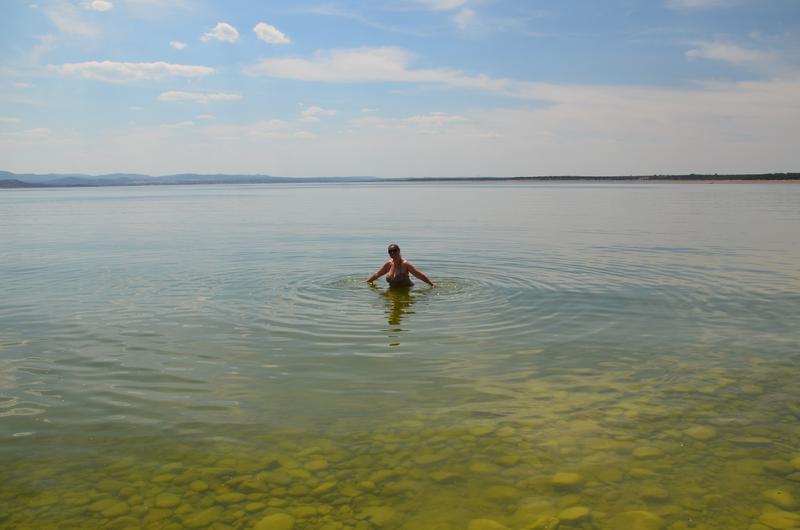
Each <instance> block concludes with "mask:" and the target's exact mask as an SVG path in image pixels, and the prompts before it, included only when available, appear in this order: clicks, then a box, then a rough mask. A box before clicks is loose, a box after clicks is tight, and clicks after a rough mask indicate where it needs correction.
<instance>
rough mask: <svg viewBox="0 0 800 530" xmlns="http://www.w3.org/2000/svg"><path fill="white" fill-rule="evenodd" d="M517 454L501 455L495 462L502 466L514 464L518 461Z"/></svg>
mask: <svg viewBox="0 0 800 530" xmlns="http://www.w3.org/2000/svg"><path fill="white" fill-rule="evenodd" d="M519 460H520V458H519V456H517V455H503V456H501V457H500V458H498V459H497V463H498V464H500V465H502V466H515V465H517V464H518V463H519Z"/></svg>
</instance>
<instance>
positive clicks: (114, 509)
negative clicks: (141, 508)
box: [101, 501, 130, 517]
mask: <svg viewBox="0 0 800 530" xmlns="http://www.w3.org/2000/svg"><path fill="white" fill-rule="evenodd" d="M129 511H130V506H128V503H127V502H122V501H119V502H115V503H114V504H112V505H111V506H109V507H108V508H106V509H105V510H103V511H102V512H101V513H102V514H103V517H119V516H120V515H125V514H126V513H128V512H129Z"/></svg>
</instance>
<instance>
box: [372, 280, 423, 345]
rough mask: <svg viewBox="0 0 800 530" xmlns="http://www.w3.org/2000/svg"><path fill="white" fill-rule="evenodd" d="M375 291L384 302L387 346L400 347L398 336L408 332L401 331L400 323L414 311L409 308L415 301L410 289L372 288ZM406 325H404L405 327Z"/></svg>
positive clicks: (405, 330)
mask: <svg viewBox="0 0 800 530" xmlns="http://www.w3.org/2000/svg"><path fill="white" fill-rule="evenodd" d="M372 287H373V289H375V290H377V291H378V292H379V293H380V295H381V297H383V299H384V300H385V301H386V310H385V311H384V312H385V313H386V319H387V321H388V323H389V328H388V329H387V331H388V332H389V336H388V337H389V341H390V342H389V346H400V334H401V333H403V332H407V331H409V330H408V329H403V327H402V325H401V323H402V321H403V320H407V319H408V315H413V314H414V311H411V310H410V309H409V308H410V307H411V306H413V305H414V303H415V302H416V299H415V297H414V294H413V293H412V289H413V288H412V287H391V288H388V289H381V288H380V287H377V286H374V285H373V286H372ZM407 325H408V324H406V326H407Z"/></svg>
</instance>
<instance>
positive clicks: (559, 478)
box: [550, 471, 583, 488]
mask: <svg viewBox="0 0 800 530" xmlns="http://www.w3.org/2000/svg"><path fill="white" fill-rule="evenodd" d="M582 482H583V477H581V476H580V475H579V474H577V473H567V472H564V471H559V472H558V473H556V474H555V475H553V476H552V477H551V478H550V483H551V484H552V485H553V486H555V487H557V488H574V487H576V486H579V485H580V484H581V483H582Z"/></svg>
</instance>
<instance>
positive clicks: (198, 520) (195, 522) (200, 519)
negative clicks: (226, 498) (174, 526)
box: [183, 506, 222, 528]
mask: <svg viewBox="0 0 800 530" xmlns="http://www.w3.org/2000/svg"><path fill="white" fill-rule="evenodd" d="M221 515H222V508H219V507H217V506H215V507H213V508H207V509H205V510H201V511H199V512H195V513H193V514H191V515H187V516H186V517H184V518H183V526H185V527H186V528H205V527H207V526H208V525H210V524H211V523H213V522H214V521H216V520H217V519H219V518H220V516H221Z"/></svg>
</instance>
